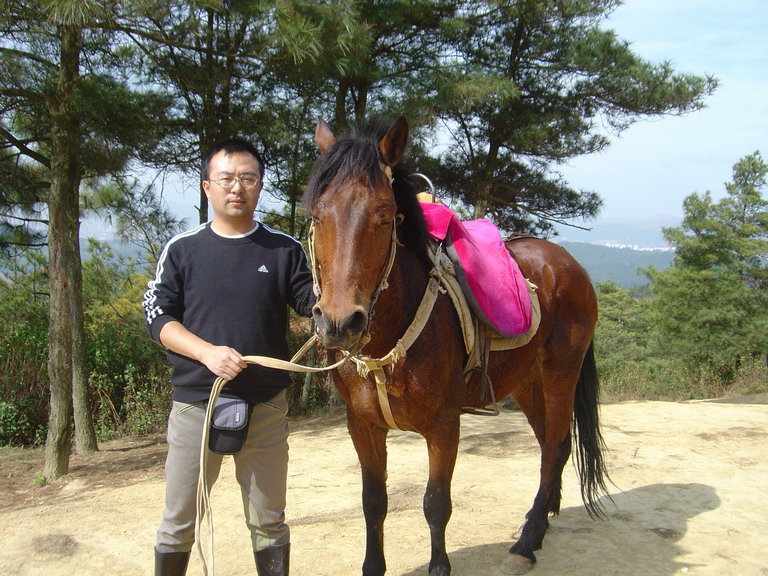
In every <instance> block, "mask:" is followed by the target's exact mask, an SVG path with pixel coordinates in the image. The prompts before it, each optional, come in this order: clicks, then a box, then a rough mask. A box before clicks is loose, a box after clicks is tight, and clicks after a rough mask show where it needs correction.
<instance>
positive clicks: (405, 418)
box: [304, 117, 607, 576]
mask: <svg viewBox="0 0 768 576" xmlns="http://www.w3.org/2000/svg"><path fill="white" fill-rule="evenodd" d="M407 139H408V124H407V122H406V121H405V119H404V118H402V117H401V118H399V119H398V120H397V121H396V122H394V123H393V124H392V125H391V126H389V127H388V128H387V127H383V128H381V129H379V130H378V131H374V132H373V133H370V134H361V135H359V136H348V137H345V138H339V139H338V140H337V139H336V138H335V137H334V135H333V134H332V133H331V130H330V129H329V127H328V125H327V124H326V123H325V122H323V121H322V120H320V121H319V123H318V125H317V130H316V133H315V140H316V142H317V145H318V147H319V148H320V151H321V153H322V154H321V156H320V158H319V159H318V161H317V164H316V166H315V168H314V170H313V173H312V177H311V180H310V183H309V186H308V189H307V191H306V194H305V197H304V202H305V206H306V208H307V210H308V212H309V213H311V216H312V221H313V232H312V236H313V242H312V251H313V252H314V254H313V267H314V271H315V274H316V282H317V289H318V290H319V292H320V297H319V299H318V302H317V305H316V306H315V308H314V319H315V324H316V330H317V335H318V337H319V339H320V341H321V343H322V344H323V345H324V346H325V347H326V348H327V349H328V350H329V356H330V358H329V360H333V361H335V360H336V359H339V358H341V356H340V354H341V352H340V351H342V350H344V351H357V350H358V349H359V348H360V346H363V345H364V347H363V348H362V354H365V355H366V356H368V357H372V358H380V357H382V356H385V355H387V354H388V353H389V352H390V351H391V350H393V349H394V348H395V347H396V345H397V343H398V340H399V339H401V338H402V337H403V335H404V333H406V331H407V330H408V328H409V326H410V325H411V323H412V321H413V319H414V316H415V314H416V311H417V309H418V307H419V303H420V301H421V299H422V296H423V295H424V293H425V290H426V287H427V284H428V282H429V280H430V269H431V266H432V265H431V263H430V261H429V260H428V258H427V256H426V240H427V236H426V229H425V224H424V218H423V214H422V212H421V209H420V207H419V204H418V201H417V200H416V195H415V192H414V188H413V186H412V185H411V184H410V183H409V181H408V178H409V176H410V174H409V172H408V171H407V170H406V169H405V167H404V166H403V165H402V162H401V158H402V156H403V153H404V151H405V147H406V142H407ZM508 249H509V250H510V252H512V254H513V255H514V258H515V259H516V260H517V261H518V263H519V265H520V267H521V269H522V271H523V273H524V274H525V276H526V277H527V278H529V279H530V280H531V282H533V283H534V284H536V286H537V287H538V290H537V293H538V297H539V302H540V306H541V316H542V318H541V323H540V326H539V329H538V332H537V333H536V335H535V336H534V337H533V339H532V340H531V341H530V342H529V343H528V344H527V345H525V346H523V347H520V348H517V349H513V350H506V351H500V352H492V353H491V355H490V360H489V363H488V366H487V372H488V375H489V377H490V380H491V382H492V385H493V388H494V390H495V397H496V398H504V397H505V396H507V395H508V394H512V396H513V397H514V399H515V401H516V402H517V404H518V405H519V407H520V409H521V410H522V411H523V412H524V413H525V415H526V417H527V418H528V422H529V423H530V425H531V427H532V428H533V431H534V433H535V435H536V438H537V440H538V442H539V444H540V447H541V471H540V472H541V480H540V484H539V490H538V493H537V494H536V497H535V499H534V502H533V507H532V508H531V509H530V511H529V512H528V513H527V514H526V522H525V526H524V528H523V531H522V534H521V536H520V539H519V540H518V541H517V542H516V543H514V545H513V546H512V547H511V548H510V553H509V555H508V557H507V558H506V560H505V561H504V564H503V565H502V567H501V569H502V571H504V572H506V573H509V574H522V573H524V572H526V571H528V570H529V569H530V568H531V566H532V565H533V563H534V562H535V561H536V559H535V556H534V550H538V549H539V548H541V544H542V541H543V539H544V534H545V532H546V530H547V527H548V525H549V522H548V515H549V513H553V514H557V513H558V512H559V510H560V492H561V476H562V471H563V467H564V465H565V463H566V462H567V460H568V457H569V456H570V454H571V442H572V430H573V435H574V437H575V438H574V447H576V449H577V450H576V459H577V462H578V464H579V472H580V474H579V475H580V478H581V491H582V496H583V498H584V502H585V504H586V505H587V509H588V511H589V512H590V515H593V514H598V515H599V514H600V512H601V510H600V503H599V502H598V498H599V496H600V494H601V493H607V491H606V488H605V481H606V480H607V473H606V471H605V468H604V464H603V458H602V455H601V446H602V438H601V436H600V432H599V428H598V407H597V393H598V382H597V377H596V372H595V364H594V355H593V352H592V335H593V330H594V326H595V322H596V320H597V304H596V298H595V292H594V290H593V288H592V285H591V283H590V281H589V278H588V277H587V274H586V273H585V271H584V269H583V268H582V267H581V266H579V264H578V263H576V261H575V260H574V259H573V258H571V256H570V255H569V254H568V253H567V252H566V251H565V250H564V249H563V248H561V247H559V246H557V245H555V244H551V243H549V242H546V241H544V240H539V239H534V238H525V239H520V240H516V241H514V242H512V243H509V244H508ZM393 251H395V254H394V261H392V259H391V257H392V256H393ZM390 268H391V269H390ZM387 285H388V286H387ZM384 288H386V289H384ZM466 359H467V353H466V351H465V347H464V341H463V338H462V332H461V326H460V324H459V319H458V316H457V313H456V311H455V309H454V306H453V305H452V302H451V300H450V299H449V297H447V296H445V295H444V294H438V296H437V300H436V301H435V303H434V308H433V310H432V312H431V315H430V316H429V319H428V320H427V321H426V324H425V325H424V327H423V329H422V330H421V332H420V334H419V336H418V338H417V339H416V340H415V341H414V342H413V344H412V346H411V347H410V349H408V351H407V354H406V355H405V357H400V358H399V359H397V360H395V361H393V362H392V363H391V364H388V365H386V366H384V367H383V369H382V373H383V374H384V375H385V377H386V378H385V386H386V394H385V396H386V401H385V403H386V404H388V408H387V411H389V412H390V418H389V419H388V418H387V417H386V416H385V413H384V412H385V409H384V408H383V407H382V403H381V401H380V398H379V393H378V392H377V386H376V379H375V378H374V375H373V374H368V375H367V376H361V375H360V373H359V372H358V369H357V368H356V367H355V366H354V365H353V364H352V363H350V362H347V363H346V364H343V365H342V366H341V367H340V368H338V369H337V370H335V371H334V372H333V380H334V383H335V385H336V387H337V388H338V390H339V393H340V394H341V396H342V397H343V398H344V401H345V402H346V405H347V423H348V427H349V432H350V435H351V437H352V441H353V443H354V446H355V449H356V451H357V455H358V457H359V459H360V464H361V468H362V480H363V491H362V500H363V511H364V516H365V523H366V530H367V539H366V552H365V560H364V562H363V567H362V570H363V574H364V575H366V576H375V575H381V574H384V573H385V571H386V562H385V559H384V552H383V525H384V518H385V516H386V514H387V488H386V475H387V448H386V438H387V432H388V431H389V430H390V429H391V428H392V426H391V424H390V423H388V422H391V419H392V418H394V422H395V423H396V426H397V427H398V428H400V429H403V430H411V431H414V432H418V433H419V434H421V435H422V436H423V437H424V438H425V440H426V443H427V449H428V453H429V480H428V482H427V488H426V492H425V494H424V515H425V517H426V520H427V523H428V525H429V530H430V536H431V552H432V554H431V559H430V563H429V574H430V576H438V575H447V574H450V571H451V566H450V562H449V560H448V555H447V553H446V548H445V529H446V525H447V523H448V520H449V518H450V516H451V477H452V475H453V470H454V465H455V463H456V455H457V450H458V443H459V428H460V426H459V417H460V415H461V413H462V407H465V406H481V405H486V404H488V400H487V399H486V398H483V397H481V396H482V394H481V386H480V385H479V384H477V385H475V384H470V385H467V384H465V379H464V374H463V371H464V362H465V361H466ZM382 379H383V378H382ZM470 382H472V381H470ZM572 553H574V554H575V553H576V551H575V550H574V551H572Z"/></svg>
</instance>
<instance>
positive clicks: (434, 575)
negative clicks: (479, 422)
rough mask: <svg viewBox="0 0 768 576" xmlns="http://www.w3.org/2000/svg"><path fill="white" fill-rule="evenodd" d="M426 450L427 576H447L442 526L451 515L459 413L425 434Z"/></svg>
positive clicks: (448, 568)
mask: <svg viewBox="0 0 768 576" xmlns="http://www.w3.org/2000/svg"><path fill="white" fill-rule="evenodd" d="M425 438H426V440H427V449H428V451H429V480H428V482H427V490H426V492H425V493H424V517H425V518H426V520H427V525H428V526H429V535H430V541H431V549H432V553H431V558H430V560H429V576H448V575H449V574H450V573H451V563H450V561H449V560H448V554H447V552H446V549H445V529H446V526H447V525H448V520H450V518H451V511H452V504H451V479H452V478H453V470H454V467H455V466H456V454H457V452H458V446H459V416H458V414H457V415H456V417H455V418H452V419H451V420H450V421H448V422H446V423H445V424H444V425H442V426H437V427H433V428H432V429H431V430H430V432H429V434H426V435H425Z"/></svg>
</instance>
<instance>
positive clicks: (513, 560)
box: [499, 554, 533, 574]
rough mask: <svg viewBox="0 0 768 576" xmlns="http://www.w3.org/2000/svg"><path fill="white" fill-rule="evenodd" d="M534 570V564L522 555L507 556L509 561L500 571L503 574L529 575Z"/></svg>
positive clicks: (505, 561) (505, 562)
mask: <svg viewBox="0 0 768 576" xmlns="http://www.w3.org/2000/svg"><path fill="white" fill-rule="evenodd" d="M531 568H533V562H532V561H531V560H530V559H528V558H526V557H525V556H520V554H507V559H506V560H504V563H503V564H502V565H501V567H500V568H499V570H500V571H501V573H502V574H528V572H529V571H530V569H531Z"/></svg>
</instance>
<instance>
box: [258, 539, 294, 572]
mask: <svg viewBox="0 0 768 576" xmlns="http://www.w3.org/2000/svg"><path fill="white" fill-rule="evenodd" d="M253 557H254V558H256V573H257V574H258V575H259V576H288V567H289V564H290V557H291V545H290V544H283V545H281V546H270V547H269V548H264V550H259V551H258V552H254V553H253Z"/></svg>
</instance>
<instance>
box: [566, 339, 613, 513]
mask: <svg viewBox="0 0 768 576" xmlns="http://www.w3.org/2000/svg"><path fill="white" fill-rule="evenodd" d="M599 391H600V382H599V380H598V378H597V367H596V365H595V352H594V348H593V343H591V342H590V344H589V348H588V349H587V353H586V354H585V356H584V362H583V364H582V366H581V374H580V375H579V382H578V384H577V385H576V397H575V398H574V408H573V443H574V451H573V452H574V454H575V458H576V467H577V470H578V473H579V478H580V480H581V499H582V500H583V501H584V505H585V506H586V507H587V512H588V513H589V515H590V516H591V517H593V518H595V517H602V516H605V512H604V510H603V505H602V503H601V502H600V497H601V496H602V495H606V496H608V498H609V499H610V496H609V495H608V488H607V486H606V483H607V482H610V477H609V476H608V470H607V469H606V467H605V460H604V459H603V450H605V442H604V441H603V436H602V434H601V433H600V417H599V411H598V395H599Z"/></svg>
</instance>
